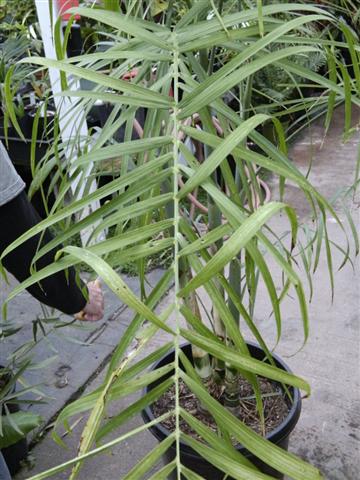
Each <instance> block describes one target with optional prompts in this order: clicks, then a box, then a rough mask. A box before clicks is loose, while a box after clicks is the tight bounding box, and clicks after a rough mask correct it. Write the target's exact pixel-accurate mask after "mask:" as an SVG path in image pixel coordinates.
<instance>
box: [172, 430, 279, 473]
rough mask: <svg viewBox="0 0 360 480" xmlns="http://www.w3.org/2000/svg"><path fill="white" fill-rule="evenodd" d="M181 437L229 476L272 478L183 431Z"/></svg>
mask: <svg viewBox="0 0 360 480" xmlns="http://www.w3.org/2000/svg"><path fill="white" fill-rule="evenodd" d="M181 439H182V440H183V441H184V442H185V443H187V444H188V445H189V446H190V447H191V448H192V449H194V450H195V451H196V452H197V453H198V454H199V455H201V456H202V457H203V458H206V460H207V461H208V462H209V463H211V464H212V465H215V467H217V468H219V469H220V470H222V471H223V472H225V473H227V474H228V475H231V478H236V479H238V480H272V479H273V477H270V476H269V475H265V474H264V473H260V472H257V471H256V470H255V468H250V467H248V466H245V465H242V464H241V463H239V462H236V461H235V460H233V459H232V458H229V457H228V456H226V455H225V454H224V452H219V451H218V450H215V449H214V448H210V447H207V446H205V445H204V444H203V443H201V442H199V441H198V440H195V439H194V438H192V437H191V436H190V435H187V434H185V433H183V434H182V435H181Z"/></svg>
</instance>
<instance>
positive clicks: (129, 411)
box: [96, 377, 174, 442]
mask: <svg viewBox="0 0 360 480" xmlns="http://www.w3.org/2000/svg"><path fill="white" fill-rule="evenodd" d="M173 383H174V380H173V378H172V377H170V378H168V379H167V380H165V381H164V382H163V383H161V384H160V385H158V386H157V387H155V388H153V389H152V390H150V392H149V393H147V394H146V395H144V396H142V397H141V398H140V400H137V401H136V402H134V403H132V404H131V405H130V406H129V407H127V408H125V409H124V410H123V411H122V412H121V413H119V415H116V416H115V417H112V418H111V420H109V421H108V422H106V423H105V425H103V426H102V427H101V428H100V429H99V431H98V432H97V435H96V441H97V442H98V441H99V440H101V439H102V438H103V437H105V436H106V435H108V434H109V433H111V432H112V431H113V430H115V429H116V428H119V426H120V425H122V424H123V423H124V422H127V421H129V420H130V418H132V417H133V416H134V415H136V414H138V413H139V412H141V411H142V410H143V409H144V408H145V407H147V406H148V405H151V404H152V403H153V402H155V401H156V400H157V399H158V398H160V397H161V395H162V394H163V393H165V392H166V391H167V390H168V389H169V388H170V386H171V385H172V384H173Z"/></svg>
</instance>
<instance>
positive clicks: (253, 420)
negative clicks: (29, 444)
mask: <svg viewBox="0 0 360 480" xmlns="http://www.w3.org/2000/svg"><path fill="white" fill-rule="evenodd" d="M248 346H249V349H250V353H251V355H252V357H253V358H256V359H259V360H263V359H264V353H263V351H262V350H261V348H260V347H258V346H256V345H253V344H249V345H248ZM182 350H183V352H184V353H185V354H186V356H187V357H188V358H189V359H190V360H192V357H191V346H190V345H185V346H183V347H182ZM173 358H174V352H173V351H172V352H169V353H168V354H167V355H166V356H164V357H163V358H162V359H161V360H160V361H159V362H157V364H156V365H155V366H154V369H156V368H160V367H162V366H165V365H166V364H168V363H170V362H171V361H172V360H173ZM273 358H274V360H275V363H276V364H277V366H278V367H280V368H282V369H284V370H287V371H289V372H290V370H289V368H288V367H287V366H286V365H285V364H284V362H283V361H282V360H281V359H280V358H278V357H277V356H275V355H274V356H273ZM169 375H171V373H169V374H168V375H167V376H169ZM164 379H165V378H162V379H160V380H158V381H157V382H154V384H152V385H149V387H148V388H147V391H149V390H151V389H152V388H154V387H155V386H156V385H158V384H159V383H161V382H162V381H163V380H164ZM259 381H260V386H261V390H262V392H263V399H264V409H265V410H264V413H265V419H266V426H265V428H266V438H267V439H268V440H270V441H271V442H272V443H275V444H276V445H278V446H279V447H281V448H284V449H285V450H287V448H288V442H289V437H290V434H291V431H292V430H293V429H294V427H295V425H296V423H297V421H298V418H299V416H300V410H301V397H300V392H299V391H298V390H297V389H293V388H290V389H289V391H290V393H291V395H292V397H293V402H292V403H291V402H290V400H289V399H288V397H287V396H286V395H285V394H284V393H283V391H282V389H281V387H280V385H279V384H277V383H276V382H272V381H269V380H267V379H262V378H260V379H259ZM241 388H242V392H241V397H242V404H243V409H242V413H241V414H240V419H241V420H242V421H243V422H244V423H245V424H247V425H248V426H249V427H251V428H253V429H254V430H255V431H257V432H258V433H260V430H261V429H260V422H259V420H258V416H257V413H256V406H255V400H254V399H253V398H251V397H253V392H252V388H251V386H250V385H248V384H247V382H246V381H242V385H241ZM180 391H181V398H180V403H181V405H182V407H183V408H185V409H186V410H187V411H189V413H191V414H192V415H193V416H195V417H197V418H198V419H199V420H201V421H202V422H204V423H205V424H206V425H207V426H209V427H210V428H211V429H213V430H214V431H217V427H216V423H215V422H214V420H213V419H212V418H211V416H209V415H208V414H206V413H204V412H203V411H202V409H201V408H199V402H198V400H197V399H196V398H195V397H194V395H193V394H192V393H191V392H190V391H189V390H188V389H187V387H186V386H185V385H184V384H182V385H180ZM209 393H211V395H212V396H213V397H215V398H218V399H220V401H221V396H222V391H221V390H220V389H219V388H218V387H215V388H214V389H212V391H210V392H209ZM171 402H174V391H173V390H171V389H170V390H169V391H168V392H166V393H165V395H164V396H163V397H162V398H160V399H159V400H158V401H157V402H156V403H155V404H154V405H151V406H150V407H147V408H146V409H145V410H144V411H143V412H142V415H143V418H144V420H145V421H146V422H148V421H151V420H153V419H154V418H155V417H157V416H159V415H161V414H162V413H164V412H165V411H168V410H169V408H171ZM173 427H174V426H173V425H172V420H171V419H169V420H168V421H167V422H166V424H164V425H162V424H159V425H155V426H154V427H151V428H150V431H151V432H152V434H153V435H154V436H155V437H156V438H157V439H158V440H160V441H162V440H164V439H165V438H166V437H167V436H168V435H169V433H170V431H171V430H173ZM181 428H182V429H183V431H185V432H186V433H188V434H192V435H193V436H194V437H195V438H197V437H196V434H194V432H192V431H191V428H190V427H189V426H188V425H187V424H186V423H185V422H182V423H181ZM235 447H236V449H237V450H239V451H240V452H241V453H242V454H243V455H245V456H247V457H248V458H249V460H251V462H252V463H254V464H255V465H256V466H257V467H258V468H259V469H260V470H261V471H262V472H263V473H266V474H268V475H272V476H273V477H274V478H279V479H281V478H283V475H282V474H281V473H280V472H277V471H276V470H274V469H273V468H271V467H269V466H268V465H266V464H264V463H263V462H262V461H261V460H260V459H258V458H256V457H255V456H254V455H252V454H251V453H250V452H249V451H247V450H246V449H245V448H244V447H243V446H242V445H235ZM174 456H175V447H173V446H172V447H170V449H168V451H167V452H166V453H165V455H164V461H165V463H169V462H171V461H172V460H173V458H174ZM181 462H182V464H183V465H185V466H187V467H188V468H189V469H191V470H193V471H194V472H196V473H198V474H199V475H201V476H202V477H203V478H205V479H209V480H222V479H223V478H224V473H223V472H221V471H220V470H218V469H217V468H216V467H214V466H213V465H212V464H211V463H210V462H208V461H207V460H206V459H204V458H202V457H200V456H199V455H198V454H197V453H196V452H195V451H194V450H192V449H191V448H190V447H189V446H188V445H186V444H184V443H181ZM169 478H171V479H173V478H176V476H173V477H169ZM228 480H231V479H230V478H228Z"/></svg>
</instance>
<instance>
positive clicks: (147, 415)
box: [141, 341, 301, 456]
mask: <svg viewBox="0 0 360 480" xmlns="http://www.w3.org/2000/svg"><path fill="white" fill-rule="evenodd" d="M246 343H247V345H249V346H252V347H255V348H258V349H260V350H262V349H261V347H260V346H259V345H258V344H256V343H253V342H250V341H247V342H246ZM188 345H189V343H184V344H182V345H180V348H184V347H186V346H188ZM173 352H174V349H171V350H169V351H168V352H167V353H166V354H165V355H163V356H162V357H161V358H160V359H159V360H158V361H157V362H156V363H154V365H153V366H152V368H151V370H156V368H157V366H158V364H159V363H160V362H162V361H163V360H164V359H165V358H166V357H167V356H170V355H171V354H172V353H173ZM272 357H273V359H274V360H275V362H276V363H278V364H279V365H280V366H281V367H282V369H283V370H285V371H287V372H288V373H292V371H291V369H290V368H289V367H288V366H287V365H286V363H285V362H284V361H283V360H282V359H281V358H280V357H279V356H278V355H277V354H274V353H273V354H272ZM290 388H291V389H292V393H293V403H292V405H291V408H290V410H289V413H288V415H287V416H286V418H285V419H284V420H283V421H282V422H281V423H280V424H279V425H278V426H277V427H276V428H275V429H274V430H272V431H271V432H270V433H269V434H267V435H266V437H265V438H266V439H267V440H269V441H271V442H272V443H275V444H276V443H280V442H281V440H282V439H283V438H285V437H287V436H288V435H289V434H290V433H291V431H292V430H293V429H294V427H295V425H296V423H297V421H298V419H299V417H300V412H301V395H300V391H299V389H298V388H296V387H290ZM148 391H149V387H145V388H144V389H143V394H144V395H145V394H146V393H147V392H148ZM141 415H142V417H143V420H144V421H145V422H146V423H148V422H150V421H153V420H155V419H156V417H155V416H154V414H153V412H152V409H151V407H150V406H149V405H148V406H146V407H145V408H144V410H142V412H141ZM150 430H151V431H152V434H153V435H154V436H155V437H156V438H157V439H158V440H159V441H161V440H163V439H164V438H167V437H168V436H169V435H171V432H170V431H169V430H168V429H167V428H165V427H163V426H162V425H161V423H159V424H156V425H153V426H152V427H150ZM180 445H181V448H184V449H185V450H187V454H188V455H189V454H191V452H193V453H194V454H195V452H194V451H193V450H192V449H191V448H190V447H189V446H188V445H187V444H186V443H184V442H182V441H180ZM237 450H238V451H240V452H241V453H242V454H245V455H246V454H250V455H253V454H252V453H251V452H249V451H248V450H247V449H246V448H245V447H244V446H243V445H240V446H239V447H237ZM196 455H197V456H198V454H196Z"/></svg>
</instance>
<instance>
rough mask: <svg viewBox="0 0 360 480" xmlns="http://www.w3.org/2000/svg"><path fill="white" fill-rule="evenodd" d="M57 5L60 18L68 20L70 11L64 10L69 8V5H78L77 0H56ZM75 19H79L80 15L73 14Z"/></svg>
mask: <svg viewBox="0 0 360 480" xmlns="http://www.w3.org/2000/svg"><path fill="white" fill-rule="evenodd" d="M57 5H58V8H59V13H60V15H61V18H62V20H65V21H68V20H69V19H70V18H71V17H72V15H71V13H66V11H67V10H69V8H71V7H78V6H79V0H57ZM75 19H76V20H79V19H80V15H75Z"/></svg>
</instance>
